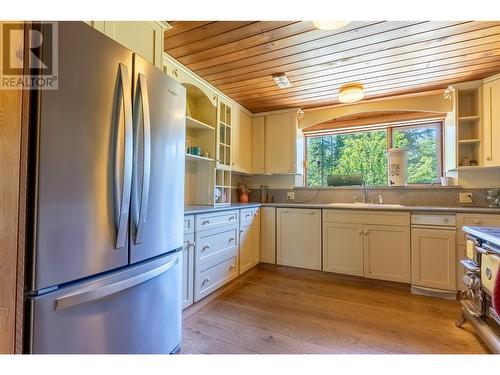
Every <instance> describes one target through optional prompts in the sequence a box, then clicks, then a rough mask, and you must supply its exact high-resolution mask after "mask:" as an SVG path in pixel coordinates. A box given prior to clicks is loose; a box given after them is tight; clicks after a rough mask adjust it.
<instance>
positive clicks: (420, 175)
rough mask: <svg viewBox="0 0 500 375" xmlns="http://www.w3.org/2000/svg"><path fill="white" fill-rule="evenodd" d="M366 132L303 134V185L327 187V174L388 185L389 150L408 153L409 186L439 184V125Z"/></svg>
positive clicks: (399, 125)
mask: <svg viewBox="0 0 500 375" xmlns="http://www.w3.org/2000/svg"><path fill="white" fill-rule="evenodd" d="M370 128H371V129H368V130H356V131H345V130H344V131H341V132H330V133H327V134H324V133H323V134H320V135H317V134H311V135H308V134H306V173H305V183H306V186H309V187H316V186H327V179H328V176H329V175H354V174H359V175H362V176H363V180H364V181H365V183H366V185H367V186H385V185H387V158H386V155H385V153H386V151H387V149H388V148H392V147H399V148H404V149H406V150H408V184H430V183H436V182H438V181H439V178H440V176H441V171H442V146H441V144H442V140H441V133H442V131H441V128H442V122H440V121H433V122H426V123H418V124H410V125H408V124H404V125H402V124H393V125H388V126H382V125H380V126H372V127H370Z"/></svg>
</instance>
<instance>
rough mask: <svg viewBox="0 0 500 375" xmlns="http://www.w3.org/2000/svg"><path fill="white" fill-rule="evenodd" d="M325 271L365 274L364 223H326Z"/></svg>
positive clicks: (324, 236) (324, 243) (324, 234)
mask: <svg viewBox="0 0 500 375" xmlns="http://www.w3.org/2000/svg"><path fill="white" fill-rule="evenodd" d="M323 271H328V272H335V273H342V274H346V275H355V276H363V225H361V224H344V223H324V225H323Z"/></svg>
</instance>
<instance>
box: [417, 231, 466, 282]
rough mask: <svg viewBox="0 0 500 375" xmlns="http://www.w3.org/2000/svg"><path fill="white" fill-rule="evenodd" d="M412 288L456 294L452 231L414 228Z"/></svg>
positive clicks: (455, 259)
mask: <svg viewBox="0 0 500 375" xmlns="http://www.w3.org/2000/svg"><path fill="white" fill-rule="evenodd" d="M411 236H412V238H411V253H412V257H411V262H412V273H411V274H412V285H416V286H422V287H428V288H435V289H441V290H448V291H455V290H456V268H457V267H456V264H457V257H456V249H455V237H456V232H455V230H446V229H428V228H413V229H412V233H411Z"/></svg>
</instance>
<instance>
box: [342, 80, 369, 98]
mask: <svg viewBox="0 0 500 375" xmlns="http://www.w3.org/2000/svg"><path fill="white" fill-rule="evenodd" d="M364 97H365V92H364V90H363V85H362V84H361V83H347V84H345V85H343V86H340V90H339V102H341V103H354V102H357V101H360V100H361V99H363V98H364Z"/></svg>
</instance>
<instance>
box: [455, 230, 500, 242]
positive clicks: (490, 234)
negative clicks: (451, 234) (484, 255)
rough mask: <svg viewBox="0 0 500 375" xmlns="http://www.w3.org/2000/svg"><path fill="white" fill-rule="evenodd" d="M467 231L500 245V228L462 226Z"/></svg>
mask: <svg viewBox="0 0 500 375" xmlns="http://www.w3.org/2000/svg"><path fill="white" fill-rule="evenodd" d="M462 230H463V231H464V232H465V233H469V234H472V235H473V236H476V237H479V238H481V239H482V240H484V241H486V242H489V243H491V244H492V245H496V246H500V228H497V227H469V226H465V227H463V228H462Z"/></svg>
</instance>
